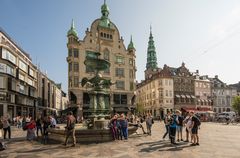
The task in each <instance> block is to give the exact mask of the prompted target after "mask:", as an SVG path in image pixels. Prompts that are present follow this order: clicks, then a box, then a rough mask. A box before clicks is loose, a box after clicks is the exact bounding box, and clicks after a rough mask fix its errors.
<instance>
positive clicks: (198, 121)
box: [194, 116, 201, 126]
mask: <svg viewBox="0 0 240 158" xmlns="http://www.w3.org/2000/svg"><path fill="white" fill-rule="evenodd" d="M194 117H195V118H196V122H195V123H196V125H197V126H201V121H200V119H199V118H198V117H197V116H194Z"/></svg>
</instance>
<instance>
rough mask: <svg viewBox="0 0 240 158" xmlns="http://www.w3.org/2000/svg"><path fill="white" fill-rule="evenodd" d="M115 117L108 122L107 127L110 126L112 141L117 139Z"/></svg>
mask: <svg viewBox="0 0 240 158" xmlns="http://www.w3.org/2000/svg"><path fill="white" fill-rule="evenodd" d="M117 122H118V121H117V115H114V116H113V117H112V119H111V120H110V123H109V126H110V130H111V132H112V137H113V140H117V139H118V131H117Z"/></svg>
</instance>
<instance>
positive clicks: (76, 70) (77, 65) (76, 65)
mask: <svg viewBox="0 0 240 158" xmlns="http://www.w3.org/2000/svg"><path fill="white" fill-rule="evenodd" d="M73 70H74V72H78V71H79V64H78V63H77V62H74V65H73Z"/></svg>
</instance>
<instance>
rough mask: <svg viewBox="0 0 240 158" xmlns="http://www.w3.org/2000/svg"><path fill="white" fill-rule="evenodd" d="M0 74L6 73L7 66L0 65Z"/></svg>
mask: <svg viewBox="0 0 240 158" xmlns="http://www.w3.org/2000/svg"><path fill="white" fill-rule="evenodd" d="M0 72H2V73H6V72H7V65H6V64H3V63H0Z"/></svg>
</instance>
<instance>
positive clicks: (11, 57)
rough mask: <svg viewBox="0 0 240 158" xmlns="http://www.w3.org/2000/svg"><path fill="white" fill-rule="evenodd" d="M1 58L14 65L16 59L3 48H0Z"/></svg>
mask: <svg viewBox="0 0 240 158" xmlns="http://www.w3.org/2000/svg"><path fill="white" fill-rule="evenodd" d="M2 58H3V59H6V60H8V61H11V62H12V63H14V64H16V57H15V56H14V55H13V54H12V53H11V52H10V51H8V50H7V49H5V48H2Z"/></svg>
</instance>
